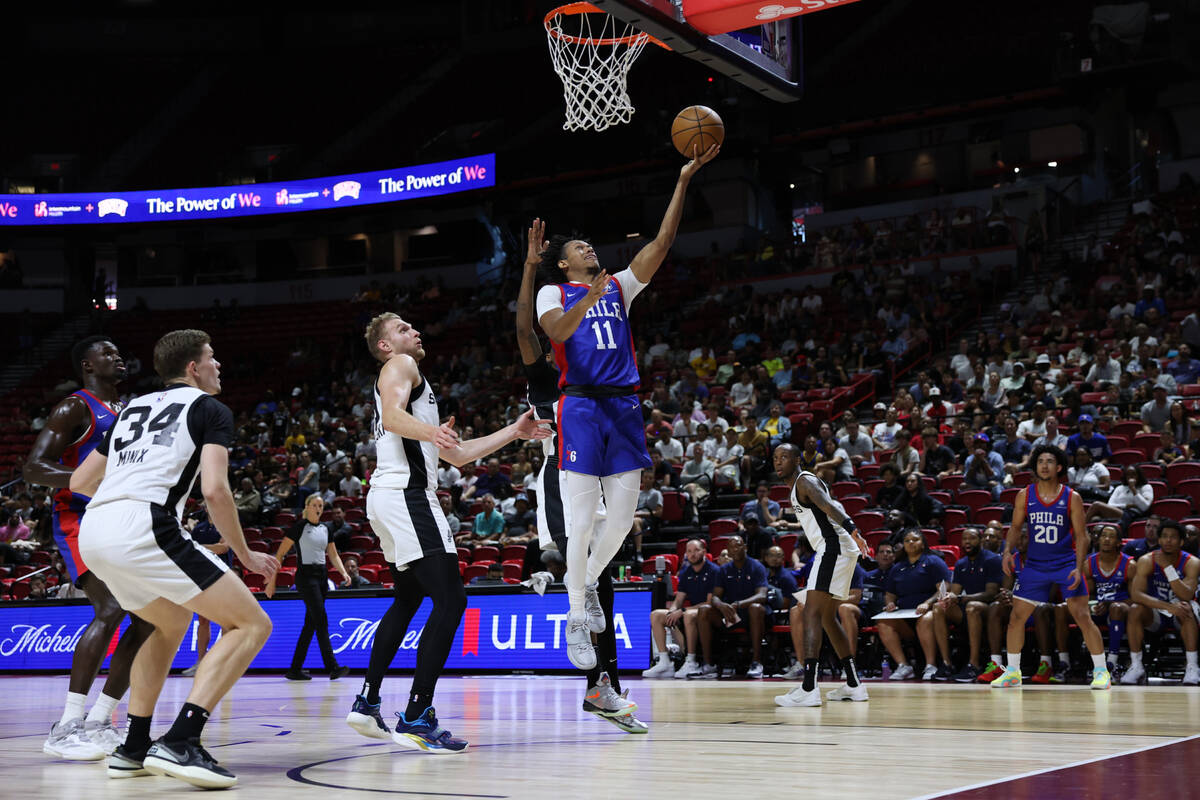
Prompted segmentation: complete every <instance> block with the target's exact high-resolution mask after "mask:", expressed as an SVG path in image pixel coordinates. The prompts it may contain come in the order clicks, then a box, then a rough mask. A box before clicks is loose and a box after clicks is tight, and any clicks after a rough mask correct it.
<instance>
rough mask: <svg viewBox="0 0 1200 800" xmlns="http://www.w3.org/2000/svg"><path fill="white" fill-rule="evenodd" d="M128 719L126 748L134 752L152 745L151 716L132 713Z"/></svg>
mask: <svg viewBox="0 0 1200 800" xmlns="http://www.w3.org/2000/svg"><path fill="white" fill-rule="evenodd" d="M126 719H127V720H128V723H127V724H126V726H125V749H126V750H128V751H130V752H133V753H137V752H140V751H142V750H145V749H146V748H147V747H149V746H150V718H149V717H135V716H134V715H133V714H130V715H128V717H127V718H126Z"/></svg>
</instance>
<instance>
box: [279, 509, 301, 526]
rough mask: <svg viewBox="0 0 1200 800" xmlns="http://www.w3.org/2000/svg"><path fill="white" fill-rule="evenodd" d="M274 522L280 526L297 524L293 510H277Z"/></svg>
mask: <svg viewBox="0 0 1200 800" xmlns="http://www.w3.org/2000/svg"><path fill="white" fill-rule="evenodd" d="M274 522H275V524H276V525H278V526H280V527H283V528H287V527H290V526H292V525H295V524H296V515H295V514H293V513H292V512H291V511H276V512H275V519H274Z"/></svg>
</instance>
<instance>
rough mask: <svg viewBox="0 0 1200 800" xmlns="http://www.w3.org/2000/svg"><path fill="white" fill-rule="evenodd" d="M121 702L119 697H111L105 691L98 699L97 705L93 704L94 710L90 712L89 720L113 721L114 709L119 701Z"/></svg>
mask: <svg viewBox="0 0 1200 800" xmlns="http://www.w3.org/2000/svg"><path fill="white" fill-rule="evenodd" d="M119 702H121V698H119V697H109V696H108V695H106V694H104V693H103V692H101V693H100V697H99V698H97V700H96V705H94V706H92V710H91V711H89V712H88V715H87V721H88V722H110V721H112V715H113V711H114V710H115V709H116V707H117V703H119Z"/></svg>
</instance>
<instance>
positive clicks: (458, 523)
mask: <svg viewBox="0 0 1200 800" xmlns="http://www.w3.org/2000/svg"><path fill="white" fill-rule="evenodd" d="M438 503H439V504H440V505H441V507H442V513H443V514H445V515H446V523H447V524H448V525H449V526H450V535H451V536H453V537H454V539H455V541H458V534H459V532H460V531H461V530H462V520H461V519H460V518H459V516H458V513H457V512H456V511H455V508H454V500H453V499H451V498H450V497H449V496H447V495H445V494H439V495H438Z"/></svg>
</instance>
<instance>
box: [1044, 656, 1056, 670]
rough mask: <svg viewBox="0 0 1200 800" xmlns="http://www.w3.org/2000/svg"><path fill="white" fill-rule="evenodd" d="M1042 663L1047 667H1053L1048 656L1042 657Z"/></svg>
mask: <svg viewBox="0 0 1200 800" xmlns="http://www.w3.org/2000/svg"><path fill="white" fill-rule="evenodd" d="M1042 663H1043V664H1046V665H1047V666H1051V667H1052V666H1054V662H1053V661H1052V660H1051V658H1050V656H1042Z"/></svg>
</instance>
